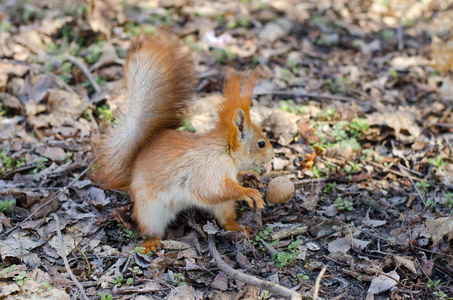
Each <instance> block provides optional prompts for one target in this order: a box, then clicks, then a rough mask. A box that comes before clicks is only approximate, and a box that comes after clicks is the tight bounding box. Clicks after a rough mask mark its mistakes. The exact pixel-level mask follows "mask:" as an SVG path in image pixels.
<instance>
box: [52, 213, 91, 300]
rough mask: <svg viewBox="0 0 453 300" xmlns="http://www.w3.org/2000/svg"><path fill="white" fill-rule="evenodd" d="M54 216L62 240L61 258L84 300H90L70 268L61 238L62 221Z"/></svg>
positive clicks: (61, 241) (54, 214) (59, 237)
mask: <svg viewBox="0 0 453 300" xmlns="http://www.w3.org/2000/svg"><path fill="white" fill-rule="evenodd" d="M52 216H53V217H54V219H55V222H56V223H57V234H58V239H59V240H60V256H61V258H63V261H64V266H65V268H66V271H67V272H68V273H69V276H71V279H72V281H74V283H75V285H76V286H77V287H78V288H79V290H80V293H82V297H83V299H85V300H89V299H88V297H87V295H86V294H85V290H84V289H83V286H82V285H81V284H80V282H79V281H78V280H77V278H76V277H75V276H74V274H73V273H72V271H71V268H70V267H69V263H68V258H67V257H66V255H65V254H64V244H63V237H62V236H61V229H60V219H59V218H58V216H57V214H56V213H53V214H52Z"/></svg>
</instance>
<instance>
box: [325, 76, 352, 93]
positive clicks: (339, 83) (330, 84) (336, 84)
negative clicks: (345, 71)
mask: <svg viewBox="0 0 453 300" xmlns="http://www.w3.org/2000/svg"><path fill="white" fill-rule="evenodd" d="M347 83H348V77H346V76H338V77H335V78H334V79H333V80H332V79H331V78H328V79H327V80H326V87H327V89H328V90H329V91H330V92H331V93H347V92H349V91H350V90H351V87H350V86H349V85H348V84H347Z"/></svg>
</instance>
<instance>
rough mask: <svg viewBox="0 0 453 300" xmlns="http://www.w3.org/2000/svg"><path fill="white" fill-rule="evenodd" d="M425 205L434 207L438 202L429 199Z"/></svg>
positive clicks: (429, 207)
mask: <svg viewBox="0 0 453 300" xmlns="http://www.w3.org/2000/svg"><path fill="white" fill-rule="evenodd" d="M425 207H426V208H427V209H431V208H434V207H436V203H435V202H434V201H432V200H428V201H426V202H425Z"/></svg>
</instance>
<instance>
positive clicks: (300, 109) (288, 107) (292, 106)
mask: <svg viewBox="0 0 453 300" xmlns="http://www.w3.org/2000/svg"><path fill="white" fill-rule="evenodd" d="M277 108H278V109H280V110H283V111H284V112H289V113H293V114H300V115H303V114H306V113H307V112H308V108H307V107H306V106H300V105H297V104H296V103H294V101H293V100H280V101H279V102H278V106H277Z"/></svg>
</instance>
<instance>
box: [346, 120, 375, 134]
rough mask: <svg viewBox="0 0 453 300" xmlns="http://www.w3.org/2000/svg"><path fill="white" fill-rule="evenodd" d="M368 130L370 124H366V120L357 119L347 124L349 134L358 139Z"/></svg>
mask: <svg viewBox="0 0 453 300" xmlns="http://www.w3.org/2000/svg"><path fill="white" fill-rule="evenodd" d="M368 128H370V124H369V123H368V120H367V119H363V118H357V119H354V120H353V121H352V122H351V123H350V124H349V132H350V133H351V134H352V135H353V136H356V137H360V136H361V134H362V131H366V130H368Z"/></svg>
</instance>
